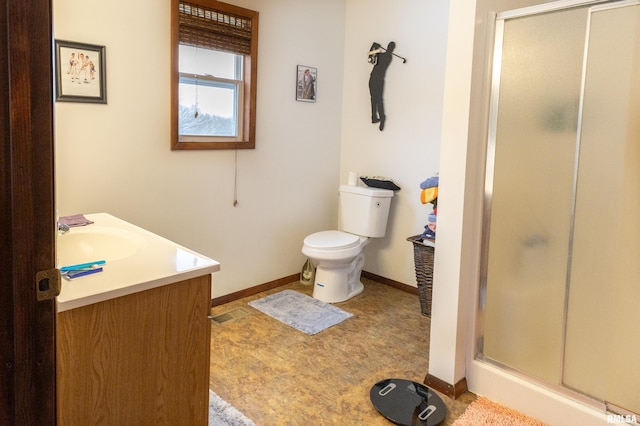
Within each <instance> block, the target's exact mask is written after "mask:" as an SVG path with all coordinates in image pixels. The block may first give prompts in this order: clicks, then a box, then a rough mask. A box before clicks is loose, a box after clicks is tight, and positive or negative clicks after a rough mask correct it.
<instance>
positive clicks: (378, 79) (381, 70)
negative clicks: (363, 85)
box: [368, 41, 407, 131]
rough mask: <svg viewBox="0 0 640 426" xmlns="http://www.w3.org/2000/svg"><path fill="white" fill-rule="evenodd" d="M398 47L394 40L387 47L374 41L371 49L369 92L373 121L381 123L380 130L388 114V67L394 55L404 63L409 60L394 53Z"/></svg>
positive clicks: (369, 54) (382, 128)
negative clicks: (386, 99)
mask: <svg viewBox="0 0 640 426" xmlns="http://www.w3.org/2000/svg"><path fill="white" fill-rule="evenodd" d="M395 48H396V44H395V43H394V42H393V41H392V42H390V43H389V44H388V45H387V48H386V49H385V48H384V47H382V46H381V45H380V44H379V43H375V42H374V43H373V44H372V45H371V48H370V49H369V53H368V56H369V63H371V64H373V69H372V70H371V76H370V77H369V93H370V94H371V122H372V123H380V125H379V127H378V128H379V129H380V131H382V130H384V123H385V120H386V118H387V117H386V115H385V113H384V99H383V94H384V76H385V74H386V73H387V68H389V65H390V64H391V60H392V59H393V56H397V57H398V58H400V59H402V63H406V62H407V60H406V59H405V58H403V57H402V56H398V55H396V54H395V53H393V50H394V49H395Z"/></svg>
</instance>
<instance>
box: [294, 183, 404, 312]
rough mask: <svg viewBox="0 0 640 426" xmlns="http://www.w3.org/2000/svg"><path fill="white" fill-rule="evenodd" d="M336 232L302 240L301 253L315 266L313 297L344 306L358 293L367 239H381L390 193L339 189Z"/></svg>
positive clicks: (311, 236)
mask: <svg viewBox="0 0 640 426" xmlns="http://www.w3.org/2000/svg"><path fill="white" fill-rule="evenodd" d="M339 194H340V199H339V212H340V214H339V226H340V230H339V231H335V230H333V231H321V232H316V233H314V234H311V235H309V236H308V237H306V238H305V239H304V243H303V246H302V253H303V254H304V255H306V256H307V257H308V258H309V259H311V261H312V262H313V263H314V264H315V265H316V276H315V282H314V283H313V297H314V298H316V299H318V300H321V301H323V302H327V303H337V302H344V301H345V300H348V299H351V298H352V297H354V296H357V295H358V294H360V293H362V290H364V286H363V284H362V282H360V273H361V272H362V266H363V265H364V249H365V247H366V246H367V244H368V243H369V241H370V240H369V239H370V238H381V237H384V235H385V233H386V230H387V219H388V218H389V207H390V206H391V197H393V191H392V190H389V189H379V188H369V187H361V186H352V185H341V186H340V192H339Z"/></svg>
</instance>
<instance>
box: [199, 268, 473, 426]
mask: <svg viewBox="0 0 640 426" xmlns="http://www.w3.org/2000/svg"><path fill="white" fill-rule="evenodd" d="M363 283H364V285H365V290H364V292H363V293H362V294H360V295H358V296H356V297H354V298H353V299H351V300H348V301H346V302H344V303H339V304H336V306H338V307H340V308H341V309H344V310H346V311H348V312H351V313H352V314H353V315H354V316H353V317H351V318H349V319H347V320H346V321H344V322H342V323H340V324H338V325H336V326H333V327H331V328H329V329H327V330H324V331H322V332H320V333H318V334H316V335H313V336H309V335H306V334H304V333H302V332H300V331H298V330H296V329H294V328H292V327H289V326H288V325H285V324H283V323H281V322H279V321H277V320H275V319H273V318H271V317H269V316H267V315H265V314H263V313H261V312H259V311H257V310H255V309H253V308H252V307H250V306H249V305H247V303H248V302H249V301H250V300H254V299H259V298H261V297H264V296H266V295H267V294H271V293H275V292H278V291H282V290H284V289H293V290H296V291H300V292H301V293H304V294H307V295H311V293H312V290H313V287H312V286H305V285H302V284H300V282H298V281H296V282H294V283H291V284H287V285H285V286H282V287H278V288H276V289H273V290H269V291H266V292H263V293H260V294H257V295H254V296H249V297H245V298H243V299H240V300H236V301H233V302H229V303H227V304H224V305H220V306H216V307H214V308H213V309H212V315H213V316H217V315H220V314H223V313H227V312H229V313H230V317H233V318H232V319H231V320H229V321H227V322H223V323H222V324H218V323H216V322H213V321H212V326H211V372H210V386H211V389H213V390H214V392H216V393H217V394H218V395H220V396H221V397H222V398H223V399H225V400H226V401H228V402H229V403H231V404H233V405H234V406H235V407H236V408H237V409H239V410H240V411H242V412H243V413H244V414H245V415H246V416H247V417H249V418H251V419H252V420H253V421H254V422H255V423H256V424H257V425H258V426H274V425H305V426H306V425H345V426H350V425H374V426H375V425H390V424H392V423H391V422H389V421H388V420H386V419H385V418H384V417H382V416H381V415H380V414H379V413H378V412H377V411H376V410H375V408H374V407H373V405H372V404H371V401H370V399H369V391H370V389H371V387H372V386H373V384H375V383H376V382H378V381H380V380H383V379H387V378H402V379H408V380H412V381H415V382H418V383H422V382H423V380H424V377H425V375H426V373H427V371H428V365H429V360H428V345H429V318H427V317H425V316H423V315H421V313H420V302H419V300H418V296H416V295H413V294H410V293H407V292H404V291H401V290H398V289H396V288H393V287H389V286H387V285H384V284H380V283H377V282H375V281H371V280H368V279H363ZM236 308H241V310H235V309H236ZM243 311H245V312H246V313H247V314H246V315H245V316H241V317H240V318H235V316H237V314H242V313H243ZM442 399H443V400H444V401H445V405H446V406H447V415H446V417H445V420H444V422H443V423H442V425H445V426H447V425H451V424H452V423H453V421H454V420H455V419H456V418H457V417H458V416H460V415H461V414H462V413H463V412H464V410H465V409H466V407H467V406H468V404H470V403H471V402H472V401H473V400H475V395H473V394H472V393H469V392H467V393H465V394H464V395H462V396H461V397H460V398H458V399H457V400H452V399H450V398H447V397H445V396H442Z"/></svg>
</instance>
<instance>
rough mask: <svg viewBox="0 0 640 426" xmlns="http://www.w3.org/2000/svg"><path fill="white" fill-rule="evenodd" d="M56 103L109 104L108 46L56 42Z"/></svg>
mask: <svg viewBox="0 0 640 426" xmlns="http://www.w3.org/2000/svg"><path fill="white" fill-rule="evenodd" d="M55 47H56V50H55V58H56V59H55V63H56V67H55V71H56V101H62V102H90V103H99V104H106V103H107V76H106V63H105V47H104V46H95V45H92V44H86V43H77V42H73V41H66V40H56V41H55Z"/></svg>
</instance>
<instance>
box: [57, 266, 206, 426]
mask: <svg viewBox="0 0 640 426" xmlns="http://www.w3.org/2000/svg"><path fill="white" fill-rule="evenodd" d="M210 301H211V274H205V275H203V276H199V277H194V278H190V279H185V280H182V281H179V282H176V283H172V284H166V285H162V286H159V287H155V288H151V289H147V290H144V291H140V292H136V293H132V294H128V295H125V296H121V297H116V298H113V299H109V300H105V301H101V302H97V303H93V304H88V305H86V306H81V307H77V308H74V309H69V310H65V311H62V312H59V313H58V319H57V361H56V364H57V417H58V425H61V426H62V425H70V426H78V425H91V424H98V423H99V424H107V425H161V424H164V425H189V426H192V425H203V426H204V425H206V424H207V422H208V399H209V353H210V348H209V345H210V320H209V318H208V316H209V315H210Z"/></svg>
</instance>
